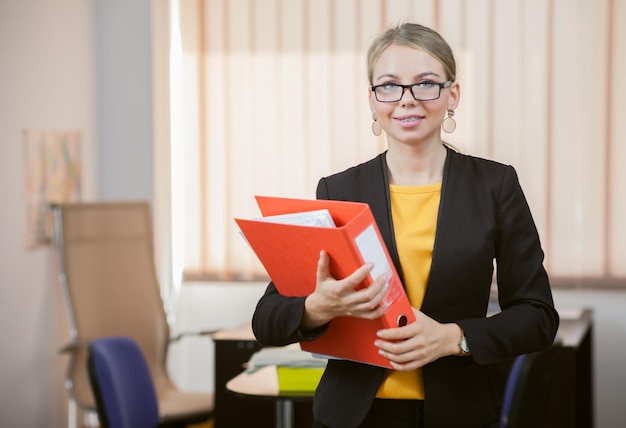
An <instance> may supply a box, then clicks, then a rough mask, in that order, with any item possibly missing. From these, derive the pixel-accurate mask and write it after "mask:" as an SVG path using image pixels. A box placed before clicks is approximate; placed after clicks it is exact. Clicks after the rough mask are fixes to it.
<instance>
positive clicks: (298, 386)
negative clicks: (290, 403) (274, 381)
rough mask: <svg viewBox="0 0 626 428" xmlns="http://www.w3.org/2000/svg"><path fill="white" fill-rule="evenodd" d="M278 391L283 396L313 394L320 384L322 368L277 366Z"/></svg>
mask: <svg viewBox="0 0 626 428" xmlns="http://www.w3.org/2000/svg"><path fill="white" fill-rule="evenodd" d="M276 372H277V373H278V390H279V391H280V393H284V394H313V392H315V389H316V388H317V385H318V384H319V383H320V379H321V378H322V374H323V373H324V367H287V366H277V367H276Z"/></svg>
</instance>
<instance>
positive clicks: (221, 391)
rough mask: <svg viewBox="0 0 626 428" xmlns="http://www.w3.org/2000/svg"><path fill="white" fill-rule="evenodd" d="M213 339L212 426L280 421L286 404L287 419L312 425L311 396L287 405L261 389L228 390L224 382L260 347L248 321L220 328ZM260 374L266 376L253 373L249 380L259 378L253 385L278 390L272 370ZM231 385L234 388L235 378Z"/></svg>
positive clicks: (300, 426) (297, 427)
mask: <svg viewBox="0 0 626 428" xmlns="http://www.w3.org/2000/svg"><path fill="white" fill-rule="evenodd" d="M213 340H214V342H215V418H214V427H215V428H242V427H258V428H267V427H272V426H275V424H276V423H277V420H276V419H278V421H279V422H280V421H281V420H283V418H282V416H284V412H283V409H284V408H285V407H287V410H289V411H290V412H291V416H290V418H289V420H292V421H293V427H294V428H310V427H311V425H312V424H313V413H312V404H311V403H312V400H311V398H308V399H306V398H302V397H301V398H302V399H301V400H295V401H293V400H292V401H291V402H290V404H289V405H287V406H283V404H280V405H279V404H276V403H275V402H274V399H268V398H267V396H266V394H265V395H264V394H263V392H264V390H263V389H260V390H259V389H258V390H257V392H259V393H260V394H259V395H258V396H253V395H252V394H240V393H236V392H235V393H234V392H230V391H228V390H227V388H226V385H227V384H228V383H229V382H230V381H231V380H234V379H233V378H235V377H237V376H238V375H241V374H242V371H243V370H244V364H245V363H246V362H247V361H248V360H249V359H250V357H251V356H252V354H254V353H255V352H257V351H258V350H260V349H261V348H262V346H261V345H260V344H259V343H258V342H257V341H256V340H255V339H254V335H253V334H252V328H251V326H250V324H249V323H246V324H244V325H241V326H238V327H235V328H231V329H226V330H222V331H219V332H217V333H215V334H214V335H213ZM259 372H260V371H259ZM259 372H257V373H259ZM260 374H261V375H264V374H265V375H266V376H267V378H265V377H262V378H259V377H252V378H251V380H255V379H256V380H259V382H258V385H257V386H255V387H253V388H259V387H260V388H267V387H268V386H269V387H273V388H274V389H273V390H272V391H278V380H277V378H276V374H275V373H273V375H274V376H273V378H272V377H271V376H269V373H267V372H261V373H260ZM234 386H235V388H237V383H236V382H235V384H234ZM265 392H267V390H266V391H265ZM264 397H265V399H263V398H264ZM277 410H279V413H278V412H277ZM277 413H278V414H280V415H281V418H276V415H277ZM288 416H289V415H288Z"/></svg>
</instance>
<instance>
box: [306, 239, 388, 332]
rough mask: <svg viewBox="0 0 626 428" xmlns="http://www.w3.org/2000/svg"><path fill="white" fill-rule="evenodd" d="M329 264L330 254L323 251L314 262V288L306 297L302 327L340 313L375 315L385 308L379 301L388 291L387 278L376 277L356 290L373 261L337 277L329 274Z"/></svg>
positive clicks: (328, 319)
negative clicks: (315, 272)
mask: <svg viewBox="0 0 626 428" xmlns="http://www.w3.org/2000/svg"><path fill="white" fill-rule="evenodd" d="M329 265H330V258H329V257H328V254H327V253H326V252H325V251H322V252H321V253H320V258H319V260H318V262H317V276H316V285H315V291H314V292H313V293H312V294H310V295H309V296H308V297H307V298H306V300H305V305H304V307H305V310H304V316H303V317H302V323H301V328H303V329H305V330H310V329H313V328H316V327H320V326H322V325H324V324H326V323H327V322H329V321H331V320H332V319H333V318H336V317H339V316H351V317H358V318H366V319H375V318H378V317H380V316H381V315H382V314H383V313H384V312H385V310H386V309H387V308H386V307H384V306H383V305H381V304H380V302H381V301H382V300H383V297H384V296H385V293H386V292H387V287H388V278H386V277H381V278H377V279H376V280H375V281H374V282H373V283H372V284H370V285H369V286H368V287H365V288H362V289H360V290H356V287H357V286H358V285H359V284H360V283H361V282H362V281H363V280H364V279H365V278H367V276H368V275H369V274H370V271H371V270H372V268H373V265H371V264H370V263H366V264H364V265H363V266H361V267H360V268H358V269H357V270H355V271H354V272H353V273H352V274H351V275H350V276H348V277H346V278H344V279H340V280H337V279H335V278H333V277H332V276H331V275H330V272H329V270H328V269H329Z"/></svg>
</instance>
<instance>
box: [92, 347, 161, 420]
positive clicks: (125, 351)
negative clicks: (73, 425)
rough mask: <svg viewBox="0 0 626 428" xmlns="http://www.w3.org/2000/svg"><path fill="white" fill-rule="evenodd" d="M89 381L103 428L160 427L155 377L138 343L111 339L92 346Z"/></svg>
mask: <svg viewBox="0 0 626 428" xmlns="http://www.w3.org/2000/svg"><path fill="white" fill-rule="evenodd" d="M88 371H89V380H90V382H91V386H92V388H93V391H94V395H95V399H96V406H97V409H98V419H99V422H100V425H101V426H102V427H103V428H156V427H157V425H158V423H159V408H158V402H157V396H156V392H155V390H154V385H153V384H152V376H151V375H150V371H149V370H148V365H147V363H146V359H145V358H144V356H143V353H142V352H141V349H140V348H139V345H137V343H136V342H135V341H134V340H133V339H131V338H129V337H108V338H102V339H97V340H94V341H93V342H92V343H91V344H90V345H89V357H88Z"/></svg>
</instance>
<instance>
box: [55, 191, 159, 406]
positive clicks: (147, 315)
mask: <svg viewBox="0 0 626 428" xmlns="http://www.w3.org/2000/svg"><path fill="white" fill-rule="evenodd" d="M53 213H54V221H55V240H56V245H57V249H58V258H59V262H60V272H59V278H60V281H59V282H60V283H61V286H62V290H63V294H64V297H65V300H66V309H67V312H68V318H69V323H70V329H71V335H72V339H73V340H75V341H77V342H85V343H88V342H90V341H92V340H94V339H97V338H101V337H109V336H128V337H131V338H132V339H133V340H135V341H136V342H137V343H138V344H139V346H140V348H141V349H142V351H143V353H144V356H145V358H146V361H147V363H148V367H149V369H150V372H151V373H152V376H153V382H154V385H155V388H156V389H157V392H158V391H160V390H161V389H162V388H169V387H170V386H171V381H170V379H169V377H168V374H167V371H166V365H165V359H166V353H167V346H168V340H169V335H170V331H169V325H168V323H167V318H166V314H165V310H164V307H163V302H162V300H161V295H160V289H159V285H158V281H157V277H156V269H155V264H154V253H153V251H154V250H153V240H152V233H153V232H152V223H151V216H150V207H149V204H148V203H147V202H128V203H71V204H62V205H59V206H56V207H55V208H54V209H53ZM86 363H87V350H86V349H81V350H79V351H78V352H76V353H75V354H74V358H73V360H72V363H71V364H70V368H69V372H68V380H69V381H70V382H69V385H70V394H71V395H72V397H73V398H74V399H75V400H76V402H77V403H78V404H79V405H80V406H82V407H86V408H94V400H93V395H92V392H91V388H90V385H89V381H88V379H87V369H86Z"/></svg>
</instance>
